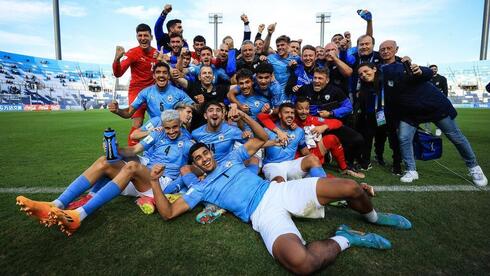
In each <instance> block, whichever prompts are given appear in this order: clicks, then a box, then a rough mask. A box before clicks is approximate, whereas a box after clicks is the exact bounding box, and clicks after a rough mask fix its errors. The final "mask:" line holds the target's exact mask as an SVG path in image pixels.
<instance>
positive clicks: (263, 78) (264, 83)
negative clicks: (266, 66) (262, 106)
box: [255, 73, 272, 90]
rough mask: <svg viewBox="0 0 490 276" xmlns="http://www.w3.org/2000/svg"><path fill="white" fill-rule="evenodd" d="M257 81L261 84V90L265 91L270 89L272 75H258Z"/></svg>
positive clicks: (256, 76)
mask: <svg viewBox="0 0 490 276" xmlns="http://www.w3.org/2000/svg"><path fill="white" fill-rule="evenodd" d="M255 79H256V80H257V83H258V84H259V88H260V89H262V90H264V89H267V88H268V87H269V85H270V84H271V81H272V74H270V73H258V74H257V75H255Z"/></svg>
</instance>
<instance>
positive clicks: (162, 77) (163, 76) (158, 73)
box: [153, 66, 170, 88]
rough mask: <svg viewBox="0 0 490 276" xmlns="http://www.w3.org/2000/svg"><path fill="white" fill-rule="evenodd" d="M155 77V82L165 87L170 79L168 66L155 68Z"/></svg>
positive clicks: (160, 86)
mask: <svg viewBox="0 0 490 276" xmlns="http://www.w3.org/2000/svg"><path fill="white" fill-rule="evenodd" d="M153 78H154V79H155V84H156V85H157V86H158V87H159V88H164V87H165V86H167V84H168V79H169V78H170V75H169V73H168V69H167V67H165V66H158V67H157V68H155V71H154V72H153Z"/></svg>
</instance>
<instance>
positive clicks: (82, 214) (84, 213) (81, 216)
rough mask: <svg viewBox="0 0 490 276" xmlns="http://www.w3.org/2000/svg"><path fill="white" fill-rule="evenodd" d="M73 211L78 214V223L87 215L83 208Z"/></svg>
mask: <svg viewBox="0 0 490 276" xmlns="http://www.w3.org/2000/svg"><path fill="white" fill-rule="evenodd" d="M75 211H77V212H78V213H80V221H82V220H84V219H85V218H86V217H87V213H86V212H85V210H84V209H83V207H78V208H77V209H76V210H75Z"/></svg>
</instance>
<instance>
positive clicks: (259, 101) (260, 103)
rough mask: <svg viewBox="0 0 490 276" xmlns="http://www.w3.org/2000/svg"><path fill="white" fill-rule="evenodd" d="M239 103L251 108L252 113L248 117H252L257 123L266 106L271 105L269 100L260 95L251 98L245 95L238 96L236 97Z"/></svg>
mask: <svg viewBox="0 0 490 276" xmlns="http://www.w3.org/2000/svg"><path fill="white" fill-rule="evenodd" d="M236 99H237V101H239V102H240V104H246V105H248V107H249V108H250V112H249V114H248V115H250V117H252V118H253V119H254V120H255V121H257V115H258V114H259V113H260V112H262V108H263V107H264V105H265V104H269V105H270V103H269V100H267V98H265V97H263V96H261V95H258V94H253V95H250V96H245V95H243V94H238V95H236Z"/></svg>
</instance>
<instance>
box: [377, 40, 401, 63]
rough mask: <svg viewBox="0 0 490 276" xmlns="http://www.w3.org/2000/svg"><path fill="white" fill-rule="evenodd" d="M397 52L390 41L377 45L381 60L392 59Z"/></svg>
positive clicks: (396, 48) (394, 45)
mask: <svg viewBox="0 0 490 276" xmlns="http://www.w3.org/2000/svg"><path fill="white" fill-rule="evenodd" d="M397 51H398V47H396V44H395V43H393V42H391V41H388V42H383V43H381V45H379V54H380V55H381V58H382V59H383V60H391V59H393V58H394V57H395V55H396V52H397Z"/></svg>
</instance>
